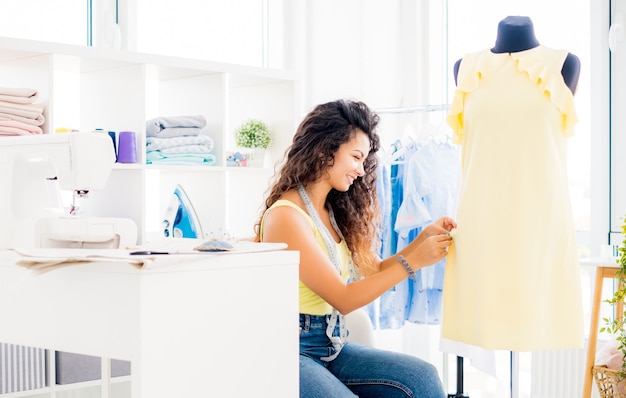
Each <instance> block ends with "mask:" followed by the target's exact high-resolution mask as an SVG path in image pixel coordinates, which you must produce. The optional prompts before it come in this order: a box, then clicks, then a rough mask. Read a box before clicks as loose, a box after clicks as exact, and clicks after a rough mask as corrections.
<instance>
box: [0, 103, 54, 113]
mask: <svg viewBox="0 0 626 398" xmlns="http://www.w3.org/2000/svg"><path fill="white" fill-rule="evenodd" d="M0 107H2V108H9V109H14V110H19V111H24V112H33V113H39V114H41V113H43V111H44V109H45V108H46V106H45V105H44V104H16V103H15V102H10V101H2V100H0ZM5 112H6V111H5Z"/></svg>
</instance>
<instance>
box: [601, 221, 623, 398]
mask: <svg viewBox="0 0 626 398" xmlns="http://www.w3.org/2000/svg"><path fill="white" fill-rule="evenodd" d="M622 237H623V240H622V245H621V246H620V247H618V248H617V252H618V256H617V260H616V263H617V265H618V266H619V269H618V270H617V272H616V275H615V279H617V282H618V283H617V288H616V290H615V291H614V292H613V296H612V297H611V298H610V299H608V300H606V302H607V303H609V304H611V305H612V306H613V307H614V308H619V305H620V304H622V305H623V304H624V300H625V299H626V218H625V219H624V223H623V224H622ZM622 308H623V309H622V314H615V315H616V316H615V317H613V318H604V319H603V321H604V323H605V326H604V327H602V328H600V332H608V333H609V334H612V335H615V339H616V342H617V351H618V352H619V354H620V357H619V358H622V359H621V360H620V364H621V369H616V370H615V372H616V375H617V377H616V382H617V383H618V384H619V386H617V385H616V386H615V388H616V389H618V390H620V392H622V391H624V390H625V389H626V380H625V379H626V310H624V308H626V307H622ZM618 315H621V316H618ZM605 377H606V376H605ZM619 396H622V395H619Z"/></svg>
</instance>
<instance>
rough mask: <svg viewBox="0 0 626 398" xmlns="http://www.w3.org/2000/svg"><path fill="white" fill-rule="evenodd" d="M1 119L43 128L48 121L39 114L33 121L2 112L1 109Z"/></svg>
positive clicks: (0, 109)
mask: <svg viewBox="0 0 626 398" xmlns="http://www.w3.org/2000/svg"><path fill="white" fill-rule="evenodd" d="M0 119H3V120H15V121H18V122H22V123H27V124H32V125H33V126H41V125H42V124H44V122H45V121H46V120H45V119H44V117H43V115H42V114H39V115H37V117H36V118H34V119H32V118H29V117H24V116H21V115H16V114H15V113H6V112H2V108H0Z"/></svg>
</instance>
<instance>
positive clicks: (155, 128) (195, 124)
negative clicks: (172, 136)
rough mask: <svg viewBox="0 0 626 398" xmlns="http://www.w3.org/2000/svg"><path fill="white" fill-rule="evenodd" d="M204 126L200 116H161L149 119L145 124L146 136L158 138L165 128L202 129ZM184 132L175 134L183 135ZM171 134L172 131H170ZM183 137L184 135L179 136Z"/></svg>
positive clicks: (202, 118) (203, 120) (202, 117)
mask: <svg viewBox="0 0 626 398" xmlns="http://www.w3.org/2000/svg"><path fill="white" fill-rule="evenodd" d="M204 126H206V119H205V118H204V116H202V115H192V116H162V117H157V118H154V119H150V120H148V121H147V122H146V136H148V137H160V136H161V135H160V134H159V133H161V132H162V131H163V130H164V129H167V128H178V127H183V128H195V129H202V128H203V127H204ZM184 132H185V130H182V131H180V132H177V133H179V134H180V133H184ZM170 133H172V131H170ZM198 133H199V131H198V132H196V133H190V134H187V135H197V134H198ZM180 135H184V134H180Z"/></svg>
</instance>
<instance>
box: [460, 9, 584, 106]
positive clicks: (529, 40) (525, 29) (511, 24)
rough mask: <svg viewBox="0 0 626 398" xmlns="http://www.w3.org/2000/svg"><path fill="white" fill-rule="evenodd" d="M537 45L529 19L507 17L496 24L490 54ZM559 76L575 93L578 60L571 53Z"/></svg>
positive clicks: (578, 68) (521, 49)
mask: <svg viewBox="0 0 626 398" xmlns="http://www.w3.org/2000/svg"><path fill="white" fill-rule="evenodd" d="M538 45H539V41H538V40H537V38H536V37H535V29H534V27H533V22H532V21H531V20H530V18H529V17H522V16H508V17H506V18H504V19H503V20H501V21H500V23H498V36H497V38H496V44H495V45H494V46H493V48H492V49H491V52H493V53H496V54H500V53H513V52H519V51H525V50H529V49H531V48H535V47H537V46H538ZM461 61H462V60H461V59H459V60H458V61H457V62H456V63H455V64H454V80H455V82H456V78H457V75H458V72H459V67H460V66H461ZM561 74H562V75H563V80H564V81H565V84H567V86H568V87H569V88H570V90H571V92H572V94H573V93H575V92H576V86H577V85H578V77H579V75H580V60H579V59H578V57H577V56H576V55H574V54H571V53H570V54H568V55H567V58H566V59H565V62H564V63H563V69H561Z"/></svg>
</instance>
